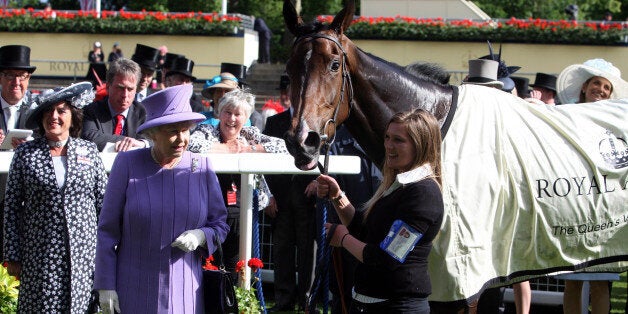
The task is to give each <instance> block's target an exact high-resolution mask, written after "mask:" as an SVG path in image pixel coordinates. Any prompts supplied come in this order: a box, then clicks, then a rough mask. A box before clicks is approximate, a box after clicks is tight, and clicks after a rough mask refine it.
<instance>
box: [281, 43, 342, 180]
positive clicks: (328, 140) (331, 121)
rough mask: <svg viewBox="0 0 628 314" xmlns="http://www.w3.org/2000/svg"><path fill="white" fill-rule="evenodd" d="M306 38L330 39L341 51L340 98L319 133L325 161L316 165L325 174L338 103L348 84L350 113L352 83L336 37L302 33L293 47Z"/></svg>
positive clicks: (327, 168)
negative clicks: (327, 132) (330, 133)
mask: <svg viewBox="0 0 628 314" xmlns="http://www.w3.org/2000/svg"><path fill="white" fill-rule="evenodd" d="M307 38H311V39H317V38H323V39H327V40H330V41H331V42H333V43H334V44H336V46H338V49H340V51H342V62H341V63H340V64H341V66H340V73H341V75H342V85H340V99H338V104H337V105H336V107H335V108H334V115H333V116H332V118H331V119H329V120H327V121H326V122H325V124H324V126H323V134H320V133H319V136H320V138H321V140H324V141H325V143H324V144H323V146H324V149H325V163H324V165H323V166H322V167H321V165H320V163H319V164H318V167H319V170H320V172H321V173H322V174H327V172H328V170H329V151H330V147H331V144H333V143H334V140H335V139H336V118H337V117H338V111H339V110H340V105H342V101H343V100H344V96H345V86H346V85H348V91H347V93H348V106H349V113H350V112H351V108H352V107H353V83H352V82H351V75H349V72H348V71H347V70H346V69H347V52H346V51H345V49H344V48H343V47H342V45H341V44H340V41H339V40H338V39H337V38H334V37H331V36H329V35H326V34H319V33H313V34H307V35H303V36H300V37H299V38H297V39H296V40H295V41H294V44H293V47H294V46H296V45H297V44H298V43H299V42H300V41H302V40H304V39H307ZM330 124H333V126H334V136H333V137H330V136H327V134H326V133H325V132H326V130H327V127H328V126H329V125H330Z"/></svg>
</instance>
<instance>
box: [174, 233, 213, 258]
mask: <svg viewBox="0 0 628 314" xmlns="http://www.w3.org/2000/svg"><path fill="white" fill-rule="evenodd" d="M205 242H207V239H205V232H203V230H201V229H193V230H188V231H185V232H183V233H182V234H181V235H180V236H179V237H178V238H177V239H176V240H174V242H172V244H171V245H170V246H172V247H176V248H179V249H180V250H181V251H183V252H192V251H194V250H196V248H197V247H199V246H201V245H203V244H205Z"/></svg>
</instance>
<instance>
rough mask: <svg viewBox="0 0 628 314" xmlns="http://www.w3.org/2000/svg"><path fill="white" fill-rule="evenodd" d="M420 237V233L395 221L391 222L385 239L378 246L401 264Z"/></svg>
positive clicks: (421, 235)
mask: <svg viewBox="0 0 628 314" xmlns="http://www.w3.org/2000/svg"><path fill="white" fill-rule="evenodd" d="M421 237H423V234H422V233H420V232H418V231H416V230H415V229H414V228H412V227H410V226H409V225H408V224H407V223H405V222H403V221H401V220H399V219H397V220H395V221H394V222H393V224H392V226H391V227H390V230H389V231H388V234H387V235H386V238H384V240H383V241H382V242H381V243H380V244H379V247H380V248H381V249H382V250H384V251H385V252H386V253H388V255H390V256H392V257H393V258H394V259H396V260H398V261H399V262H401V263H403V262H404V261H405V260H406V256H408V253H410V251H412V249H414V246H415V245H416V243H417V242H419V240H420V239H421Z"/></svg>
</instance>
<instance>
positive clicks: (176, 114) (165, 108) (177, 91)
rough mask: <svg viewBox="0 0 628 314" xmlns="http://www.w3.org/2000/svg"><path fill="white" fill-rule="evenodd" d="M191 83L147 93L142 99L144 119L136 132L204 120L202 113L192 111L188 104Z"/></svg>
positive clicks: (191, 88) (190, 94)
mask: <svg viewBox="0 0 628 314" xmlns="http://www.w3.org/2000/svg"><path fill="white" fill-rule="evenodd" d="M192 93H193V86H192V84H183V85H177V86H172V87H168V88H166V89H163V90H160V91H158V92H156V93H154V94H151V95H149V96H148V97H146V98H145V99H144V100H143V101H142V105H144V107H146V121H145V122H144V123H143V124H142V125H140V126H139V127H138V128H137V132H141V131H143V130H146V129H149V128H152V127H156V126H160V125H165V124H171V123H177V122H183V121H193V122H201V121H203V120H205V119H206V118H205V116H204V115H203V114H200V113H197V112H193V111H192V107H191V106H190V97H192Z"/></svg>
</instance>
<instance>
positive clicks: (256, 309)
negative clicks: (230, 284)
mask: <svg viewBox="0 0 628 314" xmlns="http://www.w3.org/2000/svg"><path fill="white" fill-rule="evenodd" d="M255 291H256V290H255V289H254V288H252V287H251V289H250V290H247V289H244V288H240V287H238V286H236V287H235V294H236V299H237V300H238V310H239V311H240V313H239V314H257V313H261V312H262V308H261V306H260V305H259V301H258V300H257V297H256V296H255Z"/></svg>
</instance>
